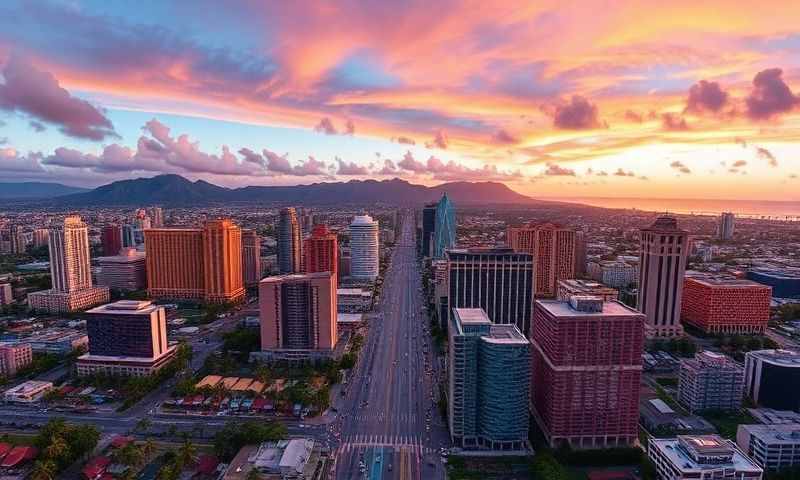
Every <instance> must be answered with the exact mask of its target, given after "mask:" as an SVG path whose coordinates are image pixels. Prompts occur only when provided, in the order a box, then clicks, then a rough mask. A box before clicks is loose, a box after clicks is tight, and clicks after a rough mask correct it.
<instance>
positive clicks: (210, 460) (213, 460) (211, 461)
mask: <svg viewBox="0 0 800 480" xmlns="http://www.w3.org/2000/svg"><path fill="white" fill-rule="evenodd" d="M217 465H219V460H218V459H217V457H215V456H214V455H200V457H199V458H198V459H197V472H198V473H201V474H203V475H211V474H212V473H214V470H216V469H217Z"/></svg>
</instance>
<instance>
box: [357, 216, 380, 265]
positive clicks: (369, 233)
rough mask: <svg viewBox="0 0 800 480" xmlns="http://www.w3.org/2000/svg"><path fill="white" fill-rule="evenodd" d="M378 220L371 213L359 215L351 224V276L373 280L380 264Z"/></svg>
mask: <svg viewBox="0 0 800 480" xmlns="http://www.w3.org/2000/svg"><path fill="white" fill-rule="evenodd" d="M380 253H381V252H380V242H378V222H377V220H373V219H372V217H370V216H369V215H358V216H356V217H355V218H354V219H353V222H352V223H351V224H350V277H352V278H353V279H356V280H369V281H373V280H375V279H376V278H378V272H379V266H380Z"/></svg>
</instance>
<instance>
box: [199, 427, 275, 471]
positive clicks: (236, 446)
mask: <svg viewBox="0 0 800 480" xmlns="http://www.w3.org/2000/svg"><path fill="white" fill-rule="evenodd" d="M287 434H288V432H287V430H286V426H284V425H283V424H280V423H277V422H272V421H258V422H256V421H248V422H229V423H227V424H226V425H225V427H223V428H222V430H220V431H219V432H217V434H216V436H215V437H214V451H215V452H216V454H217V456H218V457H219V458H220V459H221V460H222V461H225V462H228V461H230V460H231V459H233V457H234V456H236V453H238V452H239V450H240V449H241V448H242V447H243V446H245V445H257V444H260V443H263V442H274V441H277V440H283V439H284V438H286V435H287Z"/></svg>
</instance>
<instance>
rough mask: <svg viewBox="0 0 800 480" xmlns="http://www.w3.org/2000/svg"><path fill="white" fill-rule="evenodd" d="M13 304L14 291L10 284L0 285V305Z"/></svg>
mask: <svg viewBox="0 0 800 480" xmlns="http://www.w3.org/2000/svg"><path fill="white" fill-rule="evenodd" d="M13 302H14V291H13V290H12V289H11V284H9V283H0V305H9V304H11V303H13Z"/></svg>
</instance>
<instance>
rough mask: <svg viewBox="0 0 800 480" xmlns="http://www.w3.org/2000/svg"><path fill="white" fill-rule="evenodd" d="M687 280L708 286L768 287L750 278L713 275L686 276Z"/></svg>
mask: <svg viewBox="0 0 800 480" xmlns="http://www.w3.org/2000/svg"><path fill="white" fill-rule="evenodd" d="M686 280H687V281H692V282H697V283H700V284H702V285H706V286H709V287H740V288H753V287H755V288H763V289H769V288H770V287H769V286H767V285H764V284H761V283H758V282H754V281H752V280H744V279H738V278H721V277H720V278H713V277H687V279H686Z"/></svg>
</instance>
